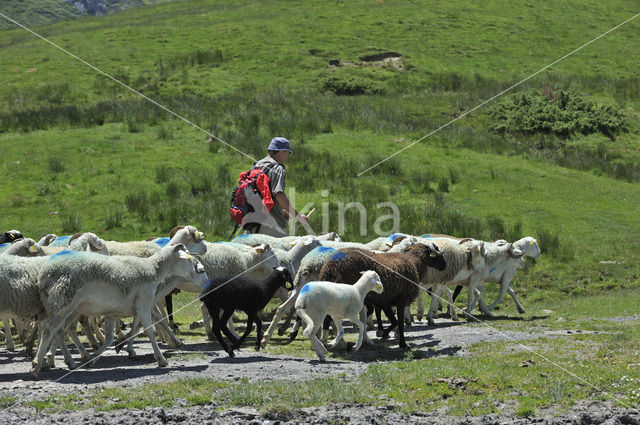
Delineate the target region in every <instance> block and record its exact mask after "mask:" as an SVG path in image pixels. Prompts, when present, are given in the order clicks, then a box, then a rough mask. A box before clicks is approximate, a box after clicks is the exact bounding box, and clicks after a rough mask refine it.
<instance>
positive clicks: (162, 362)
mask: <svg viewBox="0 0 640 425" xmlns="http://www.w3.org/2000/svg"><path fill="white" fill-rule="evenodd" d="M167 366H169V362H168V361H167V360H166V359H162V360H158V367H167Z"/></svg>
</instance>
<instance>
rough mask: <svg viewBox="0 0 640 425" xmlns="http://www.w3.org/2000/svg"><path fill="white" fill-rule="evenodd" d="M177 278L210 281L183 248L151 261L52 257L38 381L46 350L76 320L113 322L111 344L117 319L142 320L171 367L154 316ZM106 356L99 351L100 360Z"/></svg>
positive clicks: (161, 361)
mask: <svg viewBox="0 0 640 425" xmlns="http://www.w3.org/2000/svg"><path fill="white" fill-rule="evenodd" d="M171 275H175V276H179V277H180V278H182V279H185V280H195V279H200V280H202V281H203V283H202V284H204V282H206V280H207V277H206V274H204V273H200V274H198V272H197V270H196V268H195V267H194V263H193V261H192V257H191V255H190V254H189V253H188V251H187V250H186V247H185V246H184V245H182V244H180V245H175V246H167V247H165V248H163V249H161V250H160V251H158V252H157V253H156V254H154V255H153V256H151V257H148V258H137V257H132V256H120V257H116V256H112V257H105V256H103V255H97V254H94V253H84V252H73V251H63V252H62V253H60V254H57V255H55V256H53V257H51V260H49V261H47V263H46V264H45V265H44V268H43V270H42V274H41V278H40V287H39V290H40V299H41V300H42V304H43V305H44V307H45V309H46V312H47V315H48V318H47V320H46V323H44V324H43V325H44V326H42V328H41V329H40V330H39V334H40V335H39V336H40V342H39V344H38V351H37V354H36V358H35V359H34V360H33V363H32V368H31V375H32V377H33V378H35V379H37V377H38V374H39V371H40V367H41V365H42V362H43V359H44V355H45V353H46V350H47V349H48V348H49V346H50V345H51V344H52V342H53V339H54V338H57V337H58V338H59V335H60V334H59V332H60V331H61V330H62V329H63V327H64V325H65V321H66V320H67V318H69V317H70V316H71V315H72V314H84V315H86V316H105V321H107V320H109V321H111V322H112V323H110V324H109V326H106V329H107V330H108V335H107V340H108V341H109V344H110V343H111V341H112V340H113V332H112V329H113V319H112V318H115V317H130V316H136V317H137V319H138V320H140V322H141V323H142V325H143V326H144V331H145V333H146V334H147V336H148V337H149V340H150V341H151V345H152V346H153V351H154V357H155V359H156V360H157V361H158V365H159V366H166V365H167V364H168V363H167V360H166V359H165V358H164V356H163V355H162V352H161V351H160V349H159V348H158V344H157V342H156V340H155V333H154V330H153V326H152V320H151V310H152V308H153V305H154V300H155V294H156V290H157V288H158V285H159V284H160V283H161V282H162V281H163V280H165V279H166V278H167V277H168V276H171ZM101 349H102V350H104V349H105V347H104V346H103V347H101ZM101 354H102V352H101V351H100V350H98V351H97V352H96V353H95V356H96V358H97V357H98V356H99V355H101ZM66 360H67V359H65V361H66ZM72 362H73V360H72V359H71V364H69V363H68V364H69V367H70V368H72V367H73V366H74V365H73V363H72Z"/></svg>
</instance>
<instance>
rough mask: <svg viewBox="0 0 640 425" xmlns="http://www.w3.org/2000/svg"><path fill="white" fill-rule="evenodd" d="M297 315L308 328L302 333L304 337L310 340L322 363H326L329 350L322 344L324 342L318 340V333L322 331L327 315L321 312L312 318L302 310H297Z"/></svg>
mask: <svg viewBox="0 0 640 425" xmlns="http://www.w3.org/2000/svg"><path fill="white" fill-rule="evenodd" d="M296 313H297V314H298V318H300V319H301V320H304V322H305V324H306V327H305V329H304V331H303V332H302V335H304V336H306V337H308V338H309V340H310V341H311V347H312V348H313V349H314V350H315V352H316V354H317V355H318V358H319V359H320V361H321V362H324V361H325V357H324V355H325V354H326V353H327V349H326V347H325V346H324V344H322V342H320V340H319V339H318V336H317V333H318V330H319V329H320V326H321V324H322V323H323V321H324V317H325V314H324V313H322V312H320V313H319V314H315V315H314V316H315V317H313V318H312V317H311V316H309V314H307V312H306V311H305V310H304V309H302V308H299V309H297V310H296Z"/></svg>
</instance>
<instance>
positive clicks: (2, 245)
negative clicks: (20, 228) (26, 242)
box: [0, 242, 11, 249]
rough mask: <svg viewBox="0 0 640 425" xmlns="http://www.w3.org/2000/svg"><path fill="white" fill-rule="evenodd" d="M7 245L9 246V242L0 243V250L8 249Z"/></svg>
mask: <svg viewBox="0 0 640 425" xmlns="http://www.w3.org/2000/svg"><path fill="white" fill-rule="evenodd" d="M9 245H11V244H10V243H9V242H5V243H0V249H3V248H8V247H9Z"/></svg>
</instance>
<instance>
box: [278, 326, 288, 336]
mask: <svg viewBox="0 0 640 425" xmlns="http://www.w3.org/2000/svg"><path fill="white" fill-rule="evenodd" d="M286 332H287V328H285V327H284V326H283V327H280V328H278V335H280V336H282V335H284V334H285V333H286Z"/></svg>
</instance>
